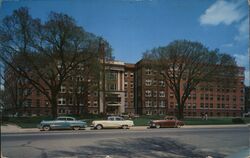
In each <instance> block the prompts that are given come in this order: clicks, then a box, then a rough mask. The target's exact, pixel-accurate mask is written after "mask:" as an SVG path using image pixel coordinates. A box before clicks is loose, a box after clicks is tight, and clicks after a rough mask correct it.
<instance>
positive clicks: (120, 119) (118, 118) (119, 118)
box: [115, 117, 123, 121]
mask: <svg viewBox="0 0 250 158" xmlns="http://www.w3.org/2000/svg"><path fill="white" fill-rule="evenodd" d="M115 120H116V121H122V120H123V118H121V117H116V119H115Z"/></svg>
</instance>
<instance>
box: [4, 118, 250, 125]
mask: <svg viewBox="0 0 250 158" xmlns="http://www.w3.org/2000/svg"><path fill="white" fill-rule="evenodd" d="M73 117H75V118H76V119H80V120H84V121H86V122H87V124H88V126H90V125H91V122H92V121H93V120H103V119H105V118H106V117H105V116H101V115H89V116H85V117H84V116H73ZM164 117H165V116H163V115H161V116H158V115H151V116H140V117H138V118H134V119H133V121H134V124H135V126H148V123H149V122H150V120H158V119H164ZM234 119H235V118H234ZM239 119H240V121H241V120H243V121H242V122H240V121H239ZM239 119H238V118H237V119H236V121H232V120H233V118H226V117H223V118H208V120H202V119H201V118H185V119H184V122H185V125H229V124H236V123H237V124H243V123H250V118H239ZM42 120H53V119H52V117H46V116H37V117H12V118H8V119H5V120H3V122H1V125H6V124H16V125H18V126H20V127H22V128H36V127H37V125H38V124H39V123H40V122H41V121H42Z"/></svg>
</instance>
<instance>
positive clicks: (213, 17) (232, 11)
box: [199, 0, 245, 26]
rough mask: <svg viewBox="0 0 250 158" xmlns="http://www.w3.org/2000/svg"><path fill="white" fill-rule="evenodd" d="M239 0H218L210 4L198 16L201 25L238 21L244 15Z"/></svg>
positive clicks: (226, 23)
mask: <svg viewBox="0 0 250 158" xmlns="http://www.w3.org/2000/svg"><path fill="white" fill-rule="evenodd" d="M242 2H243V1H242V0H241V1H237V3H234V2H227V1H224V0H218V1H216V2H215V3H214V4H212V5H211V6H210V7H209V8H208V9H207V10H206V11H205V13H204V14H203V15H201V16H200V19H199V20H200V24H201V25H214V26H215V25H219V24H225V25H230V24H232V23H233V22H238V21H239V20H240V19H242V18H243V17H244V15H245V14H243V12H242V10H241V9H240V7H239V6H240V5H241V4H242Z"/></svg>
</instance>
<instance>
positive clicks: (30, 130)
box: [1, 124, 250, 133]
mask: <svg viewBox="0 0 250 158" xmlns="http://www.w3.org/2000/svg"><path fill="white" fill-rule="evenodd" d="M232 127H235V128H237V127H249V128H250V124H243V125H242V124H241V125H185V126H183V127H181V128H186V129H188V128H232ZM130 129H131V130H146V129H148V126H133V127H131V128H130ZM86 130H87V131H90V130H91V129H90V128H89V127H87V128H86ZM34 132H40V130H39V129H38V128H20V127H18V126H15V125H7V126H1V133H34Z"/></svg>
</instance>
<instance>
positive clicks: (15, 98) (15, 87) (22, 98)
mask: <svg viewBox="0 0 250 158" xmlns="http://www.w3.org/2000/svg"><path fill="white" fill-rule="evenodd" d="M10 73H11V74H10ZM6 74H7V73H6ZM0 78H1V79H2V80H3V82H4V89H3V91H2V96H1V98H0V99H1V100H2V101H3V103H4V108H5V109H6V110H7V111H6V112H7V113H10V114H12V115H14V114H19V113H20V112H21V111H22V108H24V107H25V108H26V103H27V98H28V97H29V96H30V93H31V91H32V90H33V88H32V86H31V85H30V84H29V83H28V80H26V79H25V78H22V77H20V76H18V74H16V73H15V72H13V71H12V72H9V74H8V76H3V75H2V74H1V75H0Z"/></svg>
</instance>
